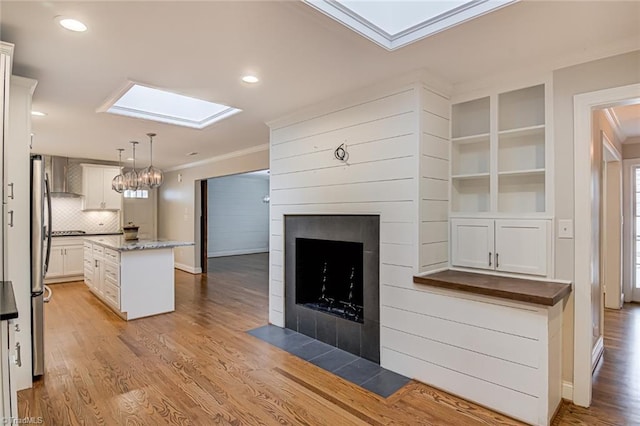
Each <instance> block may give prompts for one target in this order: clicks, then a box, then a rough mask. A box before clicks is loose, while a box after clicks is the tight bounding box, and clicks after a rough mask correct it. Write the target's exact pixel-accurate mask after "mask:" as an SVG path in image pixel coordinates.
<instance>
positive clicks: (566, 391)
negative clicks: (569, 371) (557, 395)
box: [562, 380, 573, 401]
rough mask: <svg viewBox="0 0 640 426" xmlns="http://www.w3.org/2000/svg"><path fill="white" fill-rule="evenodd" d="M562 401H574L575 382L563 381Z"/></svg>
mask: <svg viewBox="0 0 640 426" xmlns="http://www.w3.org/2000/svg"><path fill="white" fill-rule="evenodd" d="M562 399H566V400H567V401H573V382H568V381H566V380H563V381H562Z"/></svg>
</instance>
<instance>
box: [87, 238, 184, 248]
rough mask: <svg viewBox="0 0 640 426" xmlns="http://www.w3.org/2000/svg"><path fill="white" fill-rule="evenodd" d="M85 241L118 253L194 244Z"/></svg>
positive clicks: (93, 239) (111, 239)
mask: <svg viewBox="0 0 640 426" xmlns="http://www.w3.org/2000/svg"><path fill="white" fill-rule="evenodd" d="M85 240H86V241H89V242H92V243H95V244H99V245H101V246H103V247H107V248H110V249H113V250H118V251H131V250H152V249H163V248H173V247H185V246H192V245H194V244H195V243H193V242H189V241H171V240H164V239H157V240H125V239H124V237H119V236H97V237H87V238H85Z"/></svg>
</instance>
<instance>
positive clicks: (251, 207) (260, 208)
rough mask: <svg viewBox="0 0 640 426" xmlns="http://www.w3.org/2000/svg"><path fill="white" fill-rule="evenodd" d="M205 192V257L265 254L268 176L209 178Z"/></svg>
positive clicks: (246, 175)
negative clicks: (265, 198)
mask: <svg viewBox="0 0 640 426" xmlns="http://www.w3.org/2000/svg"><path fill="white" fill-rule="evenodd" d="M207 191H208V194H207V201H208V209H207V212H208V216H209V217H208V218H207V221H208V231H209V232H208V234H209V235H208V241H207V249H208V253H207V255H208V257H218V256H232V255H238V254H249V253H261V252H266V251H269V204H268V203H266V202H264V201H263V198H264V197H265V195H269V178H268V176H255V175H251V174H241V175H235V176H225V177H219V178H215V179H209V180H208V182H207Z"/></svg>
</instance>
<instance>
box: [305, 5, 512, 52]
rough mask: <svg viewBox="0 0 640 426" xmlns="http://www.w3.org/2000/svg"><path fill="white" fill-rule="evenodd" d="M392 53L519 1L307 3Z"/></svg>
mask: <svg viewBox="0 0 640 426" xmlns="http://www.w3.org/2000/svg"><path fill="white" fill-rule="evenodd" d="M303 1H304V2H305V3H307V4H309V5H310V6H312V7H314V8H316V9H318V10H320V11H321V12H323V13H324V14H326V15H328V16H330V17H331V18H333V19H335V20H337V21H338V22H340V23H342V24H343V25H345V26H347V27H348V28H350V29H352V30H353V31H356V32H357V33H359V34H361V35H363V36H364V37H366V38H368V39H370V40H372V41H374V42H375V43H378V44H379V45H381V46H382V47H384V48H386V49H388V50H395V49H398V48H400V47H402V46H405V45H407V44H409V43H413V42H414V41H417V40H420V39H422V38H425V37H427V36H429V35H432V34H435V33H437V32H440V31H443V30H445V29H447V28H450V27H453V26H455V25H458V24H461V23H463V22H465V21H468V20H470V19H473V18H476V17H478V16H480V15H484V14H485V13H489V12H491V11H493V10H495V9H498V8H500V7H503V6H506V5H508V4H510V3H514V2H515V1H518V0H474V1H464V0H413V1H391V0H303Z"/></svg>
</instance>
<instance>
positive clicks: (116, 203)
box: [102, 167, 122, 210]
mask: <svg viewBox="0 0 640 426" xmlns="http://www.w3.org/2000/svg"><path fill="white" fill-rule="evenodd" d="M119 173H120V170H119V169H118V168H117V167H115V168H104V169H103V176H102V177H103V188H104V200H103V201H104V204H103V205H104V207H103V209H107V210H120V208H121V207H122V194H118V193H117V192H116V191H114V190H113V189H111V181H112V180H113V178H114V177H116V176H117V175H118V174H119Z"/></svg>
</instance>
